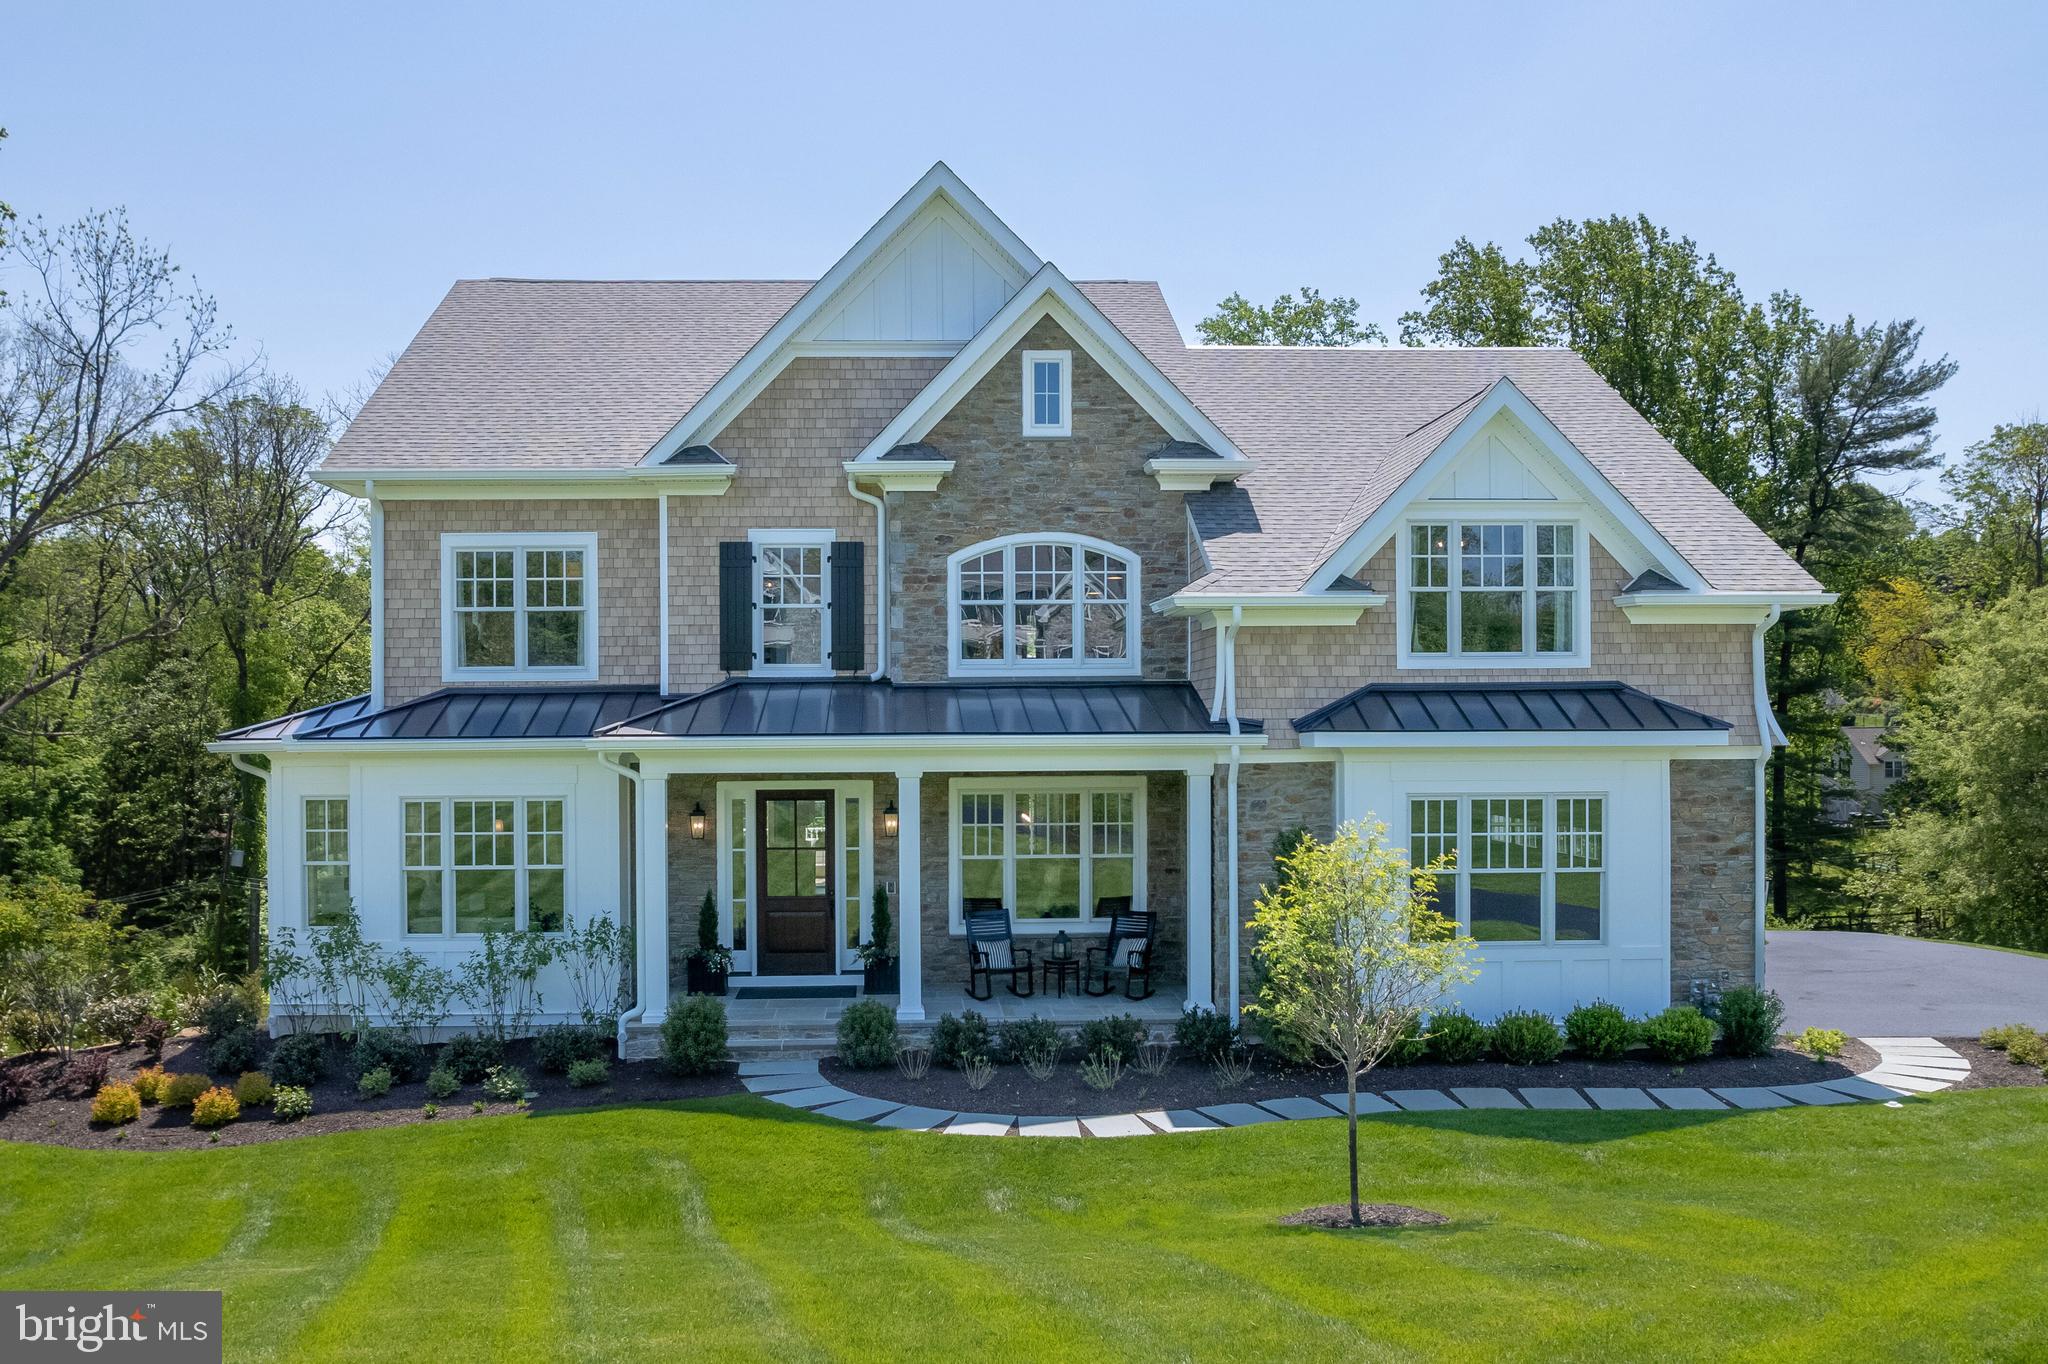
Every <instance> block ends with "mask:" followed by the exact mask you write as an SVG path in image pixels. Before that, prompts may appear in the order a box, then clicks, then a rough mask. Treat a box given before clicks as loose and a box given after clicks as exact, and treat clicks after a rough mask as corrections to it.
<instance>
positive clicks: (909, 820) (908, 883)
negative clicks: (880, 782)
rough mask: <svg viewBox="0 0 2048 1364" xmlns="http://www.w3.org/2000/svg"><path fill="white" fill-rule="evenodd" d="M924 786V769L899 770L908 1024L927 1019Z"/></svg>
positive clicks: (901, 1001)
mask: <svg viewBox="0 0 2048 1364" xmlns="http://www.w3.org/2000/svg"><path fill="white" fill-rule="evenodd" d="M923 787H924V771H923V769H921V768H915V767H911V768H903V767H899V768H897V769H896V944H897V946H896V958H897V968H898V970H899V971H900V972H901V974H902V977H903V984H902V987H901V988H902V993H901V994H900V995H899V996H898V998H897V1002H896V1017H897V1019H898V1020H900V1021H902V1022H905V1023H921V1022H923V1021H924V885H923V871H924V860H923V859H924V813H923V805H922V803H921V801H922V797H923V795H924V789H923Z"/></svg>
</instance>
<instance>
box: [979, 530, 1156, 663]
mask: <svg viewBox="0 0 2048 1364" xmlns="http://www.w3.org/2000/svg"><path fill="white" fill-rule="evenodd" d="M1026 545H1058V546H1061V547H1063V548H1066V549H1069V550H1071V551H1072V552H1073V573H1072V588H1073V593H1074V598H1073V612H1074V633H1073V647H1074V657H1073V658H1071V659H1046V660H1026V659H1019V658H1017V657H1016V656H1015V649H1016V644H1017V640H1016V629H1015V614H1014V613H1015V604H1016V599H1017V562H1016V554H1015V551H1016V550H1017V549H1018V548H1019V547H1020V546H1026ZM997 550H1001V551H1002V552H1003V597H1002V603H1001V605H1002V609H1003V655H1004V656H1003V657H1002V658H1001V659H963V658H961V657H960V606H961V601H960V568H961V565H963V564H965V563H966V562H967V561H968V560H969V559H977V558H980V557H981V556H982V555H984V554H990V553H994V552H995V551H997ZM1091 550H1092V551H1094V552H1096V553H1098V554H1106V555H1109V556H1110V557H1112V558H1115V559H1118V560H1121V561H1122V562H1123V563H1124V564H1125V566H1126V567H1125V578H1126V580H1127V582H1128V583H1129V586H1130V594H1131V595H1130V600H1129V601H1128V602H1126V603H1124V606H1125V608H1126V609H1125V611H1124V656H1123V657H1122V658H1105V659H1089V658H1087V657H1086V656H1085V655H1084V654H1083V653H1082V648H1083V646H1084V645H1085V643H1086V639H1085V636H1084V633H1083V631H1084V629H1085V626H1084V622H1085V620H1086V618H1087V611H1086V607H1087V605H1088V598H1087V597H1086V595H1085V587H1086V576H1087V570H1086V566H1085V560H1084V558H1083V556H1084V555H1085V554H1086V553H1087V552H1088V551H1091ZM1144 568H1145V565H1144V561H1143V560H1142V559H1141V558H1140V557H1139V556H1138V553H1137V551H1135V550H1129V549H1125V548H1124V547H1123V546H1122V545H1115V544H1111V543H1110V542H1109V541H1107V540H1098V539H1096V538H1095V537H1093V536H1090V535H1073V534H1069V533H1066V532H1058V531H1046V532H1020V533H1018V534H1014V535H999V536H997V537H995V538H994V539H992V540H983V541H981V542H980V543H979V544H974V545H969V546H967V547H966V548H965V549H957V550H955V551H953V553H951V554H949V555H947V556H946V675H947V676H948V677H988V676H1002V677H1136V676H1138V675H1139V674H1140V673H1141V672H1142V671H1143V660H1142V658H1141V657H1140V655H1141V651H1142V648H1143V633H1142V631H1141V630H1140V628H1139V627H1140V624H1141V622H1142V619H1143V616H1144V611H1143V609H1142V608H1141V606H1140V594H1141V591H1142V588H1143V584H1144ZM1103 604H1104V605H1116V603H1114V602H1109V603H1103Z"/></svg>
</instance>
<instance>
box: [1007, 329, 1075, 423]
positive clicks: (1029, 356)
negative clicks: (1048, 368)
mask: <svg viewBox="0 0 2048 1364" xmlns="http://www.w3.org/2000/svg"><path fill="white" fill-rule="evenodd" d="M1023 356H1024V387H1023V401H1022V403H1021V404H1020V406H1021V408H1022V415H1023V419H1024V438H1025V439H1026V440H1050V439H1052V438H1054V437H1056V436H1071V435H1073V434H1074V353H1073V352H1072V351H1070V350H1027V351H1025V352H1023ZM1040 365H1052V366H1055V367H1056V369H1057V371H1058V373H1059V376H1060V386H1059V403H1060V419H1059V420H1058V421H1056V422H1048V423H1047V424H1045V425H1043V426H1041V425H1039V423H1038V420H1037V418H1038V366H1040Z"/></svg>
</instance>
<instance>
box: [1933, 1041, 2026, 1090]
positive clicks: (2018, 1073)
mask: <svg viewBox="0 0 2048 1364" xmlns="http://www.w3.org/2000/svg"><path fill="white" fill-rule="evenodd" d="M1934 1040H1935V1041H1937V1042H1939V1043H1941V1044H1942V1045H1943V1046H1945V1047H1948V1048H1950V1049H1952V1050H1954V1051H1955V1052H1957V1053H1958V1054H1959V1055H1961V1056H1962V1058H1963V1059H1964V1060H1966V1061H1968V1062H1969V1063H1970V1073H1969V1074H1968V1075H1966V1076H1964V1077H1963V1079H1962V1081H1961V1082H1960V1083H1958V1084H1956V1085H1955V1086H1954V1088H1956V1089H2005V1088H2009V1087H2018V1088H2024V1087H2026V1086H2028V1085H2048V1073H2043V1072H2042V1071H2041V1070H2040V1069H2039V1068H2038V1067H2035V1066H2023V1065H2020V1064H2019V1063H2018V1062H2016V1061H2014V1060H2013V1059H2012V1058H2011V1057H2010V1056H2007V1055H2006V1054H2005V1053H2004V1052H2002V1051H1994V1050H1992V1049H1991V1048H1990V1047H1987V1046H1985V1045H1984V1044H1983V1043H1981V1042H1979V1041H1978V1040H1977V1039H1976V1038H1974V1037H1937V1038H1936V1039H1934Z"/></svg>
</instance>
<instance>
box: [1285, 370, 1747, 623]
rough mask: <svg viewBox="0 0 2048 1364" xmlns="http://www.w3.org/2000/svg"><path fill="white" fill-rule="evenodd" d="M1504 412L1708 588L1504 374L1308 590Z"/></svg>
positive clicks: (1383, 527) (1395, 517) (1361, 551)
mask: <svg viewBox="0 0 2048 1364" xmlns="http://www.w3.org/2000/svg"><path fill="white" fill-rule="evenodd" d="M1503 411H1505V412H1509V413H1511V414H1513V416H1514V417H1515V419H1516V420H1517V421H1519V422H1521V423H1522V425H1523V426H1524V427H1526V428H1527V429H1528V431H1529V433H1530V434H1531V435H1533V436H1535V437H1536V439H1537V440H1539V441H1540V442H1542V444H1543V447H1544V451H1545V453H1547V454H1548V455H1550V457H1551V458H1553V459H1554V460H1556V461H1557V463H1558V464H1559V465H1560V466H1561V467H1562V468H1563V470H1564V472H1565V474H1566V475H1567V476H1568V477H1569V478H1571V479H1572V481H1573V482H1575V483H1576V484H1578V485H1579V487H1580V489H1581V490H1583V492H1584V494H1585V495H1586V496H1587V497H1588V498H1590V500H1591V501H1592V502H1593V504H1594V505H1595V506H1597V507H1598V508H1599V509H1600V510H1601V511H1603V512H1605V513H1606V514H1607V515H1608V516H1609V517H1611V518H1613V520H1614V522H1615V523H1616V524H1617V525H1618V526H1620V527H1621V529H1622V530H1623V531H1624V532H1625V533H1627V534H1628V535H1630V536H1632V537H1633V538H1634V539H1636V540H1637V541H1638V542H1639V543H1641V544H1642V546H1643V547H1644V548H1645V549H1647V550H1649V551H1650V552H1651V553H1652V554H1655V555H1658V556H1659V557H1660V563H1659V565H1658V566H1659V567H1660V568H1662V569H1664V571H1666V572H1667V573H1669V574H1670V575H1671V576H1672V577H1673V578H1675V579H1677V580H1678V581H1679V583H1680V584H1681V585H1682V586H1684V587H1686V588H1687V589H1689V590H1692V591H1704V590H1705V589H1706V586H1707V583H1706V579H1704V578H1702V577H1701V576H1700V574H1699V571H1698V570H1697V569H1695V568H1694V567H1693V566H1692V564H1691V563H1690V562H1689V561H1688V560H1687V559H1686V557H1685V556H1684V555H1682V554H1680V553H1679V552H1678V550H1677V549H1676V548H1674V547H1673V546H1672V544H1671V542H1670V541H1668V540H1666V539H1665V538H1664V537H1663V536H1662V535H1661V534H1659V533H1658V531H1657V529H1656V528H1655V527H1654V526H1652V525H1651V524H1650V523H1649V522H1648V521H1647V520H1645V519H1644V517H1643V514H1642V513H1641V512H1639V511H1637V510H1636V508H1635V505H1634V504H1633V503H1631V502H1630V501H1629V500H1628V499H1627V498H1625V497H1623V496H1622V495H1621V493H1620V491H1619V490H1617V489H1616V488H1615V486H1614V485H1613V484H1612V483H1609V482H1608V481H1607V476H1606V475H1605V474H1603V473H1601V472H1600V471H1599V470H1598V469H1597V468H1595V467H1594V466H1593V462H1592V461H1591V460H1589V459H1587V458H1586V456H1585V455H1584V454H1583V453H1581V452H1580V450H1579V448H1578V447H1577V446H1575V445H1573V444H1572V443H1571V442H1570V441H1569V440H1567V439H1566V438H1565V434H1564V432H1562V431H1560V430H1558V429H1557V427H1556V425H1555V424H1554V423H1552V422H1551V420H1550V418H1548V417H1546V416H1544V415H1543V411H1542V409H1541V408H1539V407H1537V406H1536V404H1535V403H1533V402H1531V401H1530V400H1529V395H1528V394H1526V393H1524V392H1522V390H1521V389H1519V388H1517V387H1515V383H1514V380H1512V379H1509V378H1507V377H1506V376H1505V375H1503V376H1502V377H1500V378H1499V379H1496V380H1494V381H1493V386H1492V387H1490V388H1489V389H1487V390H1486V396H1484V397H1483V398H1481V399H1480V400H1479V402H1478V403H1477V404H1476V405H1475V406H1474V407H1473V409H1472V410H1471V411H1470V412H1468V413H1466V414H1465V417H1464V419H1463V420H1462V421H1460V422H1459V423H1458V424H1457V425H1456V426H1454V427H1452V428H1451V430H1450V431H1449V432H1448V433H1447V434H1446V435H1445V436H1444V438H1443V439H1442V440H1440V441H1438V442H1437V443H1436V446H1435V448H1434V449H1432V450H1431V451H1430V452H1429V456H1428V457H1427V458H1426V459H1424V460H1423V461H1422V463H1420V464H1418V465H1417V466H1416V467H1415V470H1414V472H1412V473H1410V474H1409V475H1408V477H1407V478H1405V479H1403V480H1402V481H1401V486H1400V487H1398V488H1396V489H1395V490H1394V491H1393V493H1392V494H1391V495H1390V496H1389V497H1388V498H1387V500H1386V501H1385V502H1383V503H1381V504H1380V506H1379V509H1378V510H1377V511H1375V512H1373V514H1372V515H1371V516H1369V517H1367V518H1366V520H1365V523H1364V524H1363V525H1361V526H1359V528H1358V529H1357V530H1355V531H1353V532H1351V534H1350V535H1349V536H1347V537H1346V538H1345V540H1344V543H1343V544H1341V545H1339V546H1338V547H1337V548H1336V549H1335V550H1333V551H1331V552H1330V553H1329V554H1328V555H1326V556H1325V557H1324V559H1323V562H1322V563H1321V564H1319V565H1317V567H1316V571H1315V572H1314V573H1313V574H1311V575H1309V580H1308V583H1307V589H1308V590H1309V591H1311V592H1313V591H1317V590H1320V589H1322V588H1325V587H1328V586H1329V585H1330V584H1331V583H1332V582H1334V581H1336V580H1337V579H1338V578H1339V577H1341V576H1343V574H1344V573H1345V571H1346V568H1345V566H1346V565H1347V564H1350V563H1353V562H1355V561H1357V560H1360V559H1363V558H1364V557H1365V556H1366V554H1368V553H1369V552H1370V551H1372V550H1375V549H1377V548H1378V547H1379V545H1380V543H1381V542H1382V541H1383V540H1385V539H1386V538H1387V537H1388V536H1389V535H1392V534H1393V533H1394V530H1395V528H1396V527H1397V526H1398V524H1399V523H1400V521H1401V519H1402V518H1403V517H1405V516H1407V515H1408V513H1409V510H1410V508H1411V507H1412V506H1413V504H1414V503H1415V502H1416V501H1417V500H1418V499H1419V498H1420V497H1421V496H1422V494H1423V493H1424V492H1426V491H1427V490H1428V489H1429V487H1430V486H1431V485H1432V484H1434V483H1435V482H1436V480H1437V476H1438V475H1439V474H1441V473H1442V472H1443V471H1444V468H1445V466H1446V465H1448V464H1449V463H1450V462H1451V461H1452V460H1453V459H1454V458H1456V456H1457V455H1458V453H1459V451H1461V450H1463V449H1464V448H1465V445H1466V443H1467V442H1469V441H1470V440H1471V439H1472V437H1474V436H1476V435H1478V434H1479V432H1480V430H1481V429H1482V428H1484V427H1485V425H1486V424H1487V423H1488V422H1489V421H1492V420H1493V418H1494V416H1495V415H1496V414H1498V413H1500V412H1503ZM1446 505H1447V506H1449V505H1455V504H1446Z"/></svg>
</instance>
